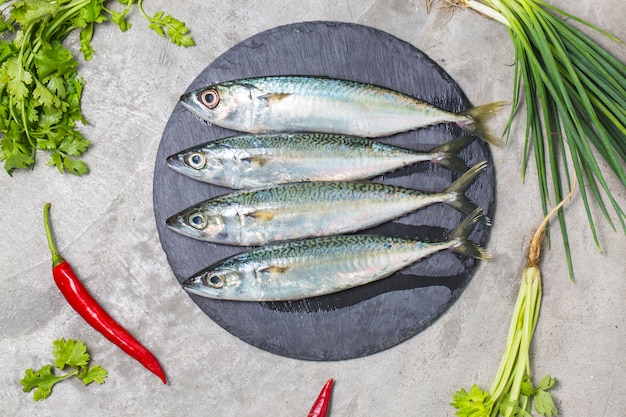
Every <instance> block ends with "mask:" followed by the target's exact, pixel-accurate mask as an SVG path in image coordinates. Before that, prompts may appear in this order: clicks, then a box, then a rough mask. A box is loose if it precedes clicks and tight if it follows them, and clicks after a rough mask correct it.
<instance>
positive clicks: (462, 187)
mask: <svg viewBox="0 0 626 417" xmlns="http://www.w3.org/2000/svg"><path fill="white" fill-rule="evenodd" d="M486 167H487V162H485V161H483V162H479V163H477V164H476V165H474V166H473V167H471V168H470V169H469V170H468V171H467V172H466V173H464V174H463V175H461V176H460V177H459V178H458V179H457V180H456V181H454V182H453V183H452V184H450V186H449V187H448V188H446V189H445V190H443V194H448V193H450V194H454V198H453V199H452V200H450V201H446V204H448V205H449V206H451V207H454V208H455V209H457V210H458V211H460V212H461V213H464V214H467V215H470V214H472V213H473V212H474V211H475V210H476V205H475V204H474V203H472V202H471V201H470V200H469V199H468V198H467V197H466V196H465V192H466V191H467V189H468V188H469V187H470V185H472V184H473V183H474V181H475V180H476V177H477V176H478V174H480V173H481V172H482V171H483V170H484V169H485V168H486ZM481 220H482V221H483V222H484V223H485V224H487V225H491V220H489V218H488V217H485V216H481Z"/></svg>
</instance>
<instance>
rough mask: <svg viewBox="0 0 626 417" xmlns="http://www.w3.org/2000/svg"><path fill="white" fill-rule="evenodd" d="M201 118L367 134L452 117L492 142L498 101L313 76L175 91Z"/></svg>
mask: <svg viewBox="0 0 626 417" xmlns="http://www.w3.org/2000/svg"><path fill="white" fill-rule="evenodd" d="M179 101H180V103H181V104H182V106H183V107H185V108H186V109H188V110H190V111H191V112H192V113H193V114H195V115H196V116H198V117H200V118H202V119H203V120H205V121H207V122H209V123H212V124H215V125H217V126H220V127H224V128H226V129H231V130H236V131H241V132H246V133H278V132H283V133H284V132H320V133H335V134H344V135H353V136H360V137H367V138H376V137H383V136H390V135H393V134H396V133H400V132H406V131H410V130H415V129H419V128H422V127H425V126H430V125H436V124H440V123H456V124H457V125H459V126H460V127H462V128H464V129H466V130H469V131H471V132H475V133H477V134H478V136H480V137H481V138H483V139H485V140H487V141H488V142H490V143H493V144H501V141H500V139H498V138H496V137H495V136H493V135H491V134H490V133H489V132H488V131H487V129H486V128H485V125H484V123H485V121H486V120H487V119H488V118H489V117H491V116H492V115H493V114H494V113H495V112H497V111H498V110H499V109H500V108H501V107H502V106H503V105H504V103H503V102H494V103H489V104H485V105H481V106H477V107H474V108H472V109H470V110H468V111H464V112H460V113H454V112H450V111H446V110H444V109H441V108H439V107H436V106H434V105H431V104H428V103H426V102H424V101H422V100H419V99H417V98H415V97H412V96H409V95H407V94H403V93H401V92H398V91H394V90H391V89H389V88H385V87H382V86H378V85H374V84H367V83H360V82H355V81H349V80H340V79H333V78H326V77H312V76H265V77H255V78H245V79H239V80H232V81H226V82H222V83H218V84H213V85H209V86H205V87H202V88H199V89H195V90H192V91H190V92H187V93H185V94H183V95H182V96H181V97H180V100H179Z"/></svg>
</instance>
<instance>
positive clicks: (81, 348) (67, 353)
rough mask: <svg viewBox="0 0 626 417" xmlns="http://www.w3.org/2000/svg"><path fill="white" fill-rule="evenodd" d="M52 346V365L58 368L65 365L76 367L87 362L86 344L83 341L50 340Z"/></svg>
mask: <svg viewBox="0 0 626 417" xmlns="http://www.w3.org/2000/svg"><path fill="white" fill-rule="evenodd" d="M52 347H53V350H52V353H53V355H54V366H56V367H57V368H59V369H63V368H65V366H71V367H72V368H78V367H81V366H86V365H87V364H88V363H89V354H88V353H87V346H85V344H84V343H83V342H80V341H76V340H74V339H69V340H65V339H60V340H55V341H54V342H52Z"/></svg>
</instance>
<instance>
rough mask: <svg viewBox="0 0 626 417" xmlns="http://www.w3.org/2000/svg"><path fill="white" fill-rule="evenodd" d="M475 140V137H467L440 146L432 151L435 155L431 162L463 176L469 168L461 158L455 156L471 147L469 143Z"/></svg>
mask: <svg viewBox="0 0 626 417" xmlns="http://www.w3.org/2000/svg"><path fill="white" fill-rule="evenodd" d="M473 140H474V136H471V135H467V136H461V137H460V138H457V139H454V140H451V141H449V142H446V143H444V144H442V145H439V146H437V147H435V148H433V149H431V150H430V153H431V154H433V159H432V160H431V161H432V162H434V163H437V164H439V165H441V166H442V167H445V168H448V169H451V170H453V171H456V172H460V173H461V174H462V173H464V172H467V170H468V169H469V168H468V167H467V165H465V162H463V160H462V159H461V158H459V157H457V156H455V154H456V153H458V152H459V151H460V150H461V149H463V148H465V147H466V146H467V145H469V143H470V142H472V141H473Z"/></svg>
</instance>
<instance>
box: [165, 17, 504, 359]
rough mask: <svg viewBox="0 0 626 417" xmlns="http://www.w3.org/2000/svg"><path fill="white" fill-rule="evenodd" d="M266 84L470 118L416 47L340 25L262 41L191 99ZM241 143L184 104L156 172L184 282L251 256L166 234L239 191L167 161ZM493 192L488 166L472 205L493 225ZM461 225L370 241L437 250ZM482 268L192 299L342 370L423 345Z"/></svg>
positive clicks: (431, 174) (439, 220)
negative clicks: (324, 87)
mask: <svg viewBox="0 0 626 417" xmlns="http://www.w3.org/2000/svg"><path fill="white" fill-rule="evenodd" d="M262 75H318V76H327V77H332V78H342V79H349V80H354V81H361V82H367V83H373V84H378V85H382V86H385V87H389V88H392V89H394V90H397V91H401V92H404V93H407V94H410V95H413V96H415V97H417V98H420V99H422V100H424V101H426V102H428V103H431V104H434V105H436V106H439V107H441V108H444V109H447V110H451V111H456V112H458V111H462V110H466V109H469V108H470V107H471V105H470V103H469V101H468V100H467V98H466V97H465V96H464V94H463V92H462V91H461V89H460V88H459V87H458V86H457V85H456V84H455V82H454V81H453V80H452V79H451V78H450V77H449V76H448V75H447V74H446V73H445V72H444V71H443V70H442V69H441V68H440V67H438V66H437V65H436V64H435V63H434V62H433V61H431V60H430V59H429V58H428V57H427V56H426V55H425V54H423V53H422V52H420V51H419V50H417V49H415V48H414V47H413V46H411V45H409V44H408V43H406V42H404V41H401V40H399V39H397V38H395V37H393V36H391V35H389V34H387V33H385V32H381V31H379V30H376V29H373V28H370V27H365V26H361V25H356V24H346V23H335V22H307V23H298V24H292V25H287V26H281V27H277V28H274V29H271V30H267V31H265V32H262V33H259V34H257V35H255V36H253V37H251V38H249V39H247V40H245V41H243V42H241V43H240V44H238V45H236V46H234V47H233V48H231V49H230V50H228V51H226V52H225V53H224V54H223V55H221V56H220V57H219V58H217V59H216V60H215V61H214V62H212V63H210V64H209V65H208V66H207V67H206V69H205V70H204V71H202V72H201V73H200V75H198V77H197V78H196V79H195V80H194V81H193V83H192V84H191V85H190V86H189V88H188V89H187V91H190V90H192V89H196V88H199V87H202V86H204V85H208V84H213V83H216V82H222V81H228V80H232V79H238V78H245V77H254V76H262ZM181 94H182V92H181ZM466 133H467V132H463V131H462V130H461V129H460V128H459V127H457V126H456V125H451V124H445V125H438V126H433V127H429V128H425V129H420V130H417V131H412V132H408V133H404V134H399V135H395V136H393V137H389V138H384V139H379V140H380V141H383V142H387V143H390V144H394V145H398V146H404V147H407V148H413V149H419V150H429V149H430V148H432V147H434V146H436V145H438V144H441V143H443V142H446V141H449V140H452V139H454V138H456V137H458V136H460V135H463V134H466ZM235 134H237V132H233V131H228V130H225V129H222V128H219V127H217V126H212V125H208V124H206V123H205V122H203V121H201V120H200V119H198V118H196V117H195V116H193V115H192V114H191V113H190V112H189V111H187V110H185V109H183V107H182V106H181V105H180V104H178V105H177V106H176V107H175V109H174V111H173V112H172V115H171V117H170V119H169V121H168V123H167V125H166V127H165V131H164V133H163V137H162V139H161V143H160V146H159V150H158V153H157V159H156V166H155V172H154V211H155V217H156V223H157V228H158V231H159V236H160V239H161V244H162V246H163V250H164V251H165V253H166V255H167V259H168V262H169V264H170V266H171V268H172V270H173V272H174V275H175V276H176V278H177V279H178V280H179V281H180V282H182V281H183V280H184V279H185V278H186V277H188V276H189V275H191V274H193V273H195V272H197V271H199V270H200V269H202V268H204V267H206V266H208V265H209V264H211V263H213V262H216V261H218V260H221V259H223V258H226V257H228V256H230V255H233V254H235V253H237V252H240V251H242V250H245V249H244V248H237V247H230V246H222V245H215V244H212V243H208V242H200V241H195V240H193V239H190V238H187V237H184V236H181V235H179V234H176V233H174V232H172V231H170V230H168V229H167V228H166V227H165V219H166V218H167V217H169V216H171V215H172V214H175V213H176V212H178V211H180V210H182V209H184V208H186V207H188V206H190V205H192V204H195V203H197V202H199V201H201V200H204V199H207V198H210V197H214V196H216V195H219V194H224V193H226V192H229V191H230V190H228V189H225V188H220V187H216V186H213V185H209V184H203V183H200V182H196V181H194V180H191V179H189V178H186V177H184V176H183V175H181V174H178V173H176V172H174V171H173V170H171V169H169V168H168V167H167V166H166V164H165V159H166V157H167V156H168V155H170V154H173V153H175V152H177V151H179V150H182V149H185V148H188V147H190V146H192V145H195V144H199V143H202V142H206V141H209V140H214V139H217V138H222V137H226V136H232V135H235ZM458 155H459V157H461V158H462V159H463V160H464V161H465V162H466V163H467V165H468V166H472V165H474V164H476V163H478V162H480V161H485V160H486V161H488V162H491V155H490V152H489V149H488V146H487V145H486V144H485V143H484V142H483V141H482V140H480V139H478V138H477V139H476V140H474V141H473V142H471V143H470V145H469V146H468V147H466V148H465V149H463V150H462V151H461V152H460V153H459V154H458ZM458 175H459V174H457V173H454V172H451V171H449V170H447V169H444V168H441V167H439V166H436V165H433V164H428V163H423V164H417V165H415V166H412V167H409V168H406V169H402V170H399V171H395V172H393V173H390V174H387V175H384V176H381V177H378V178H375V179H374V180H375V181H381V182H384V183H388V184H395V185H401V186H406V187H412V188H416V189H421V190H424V191H441V190H442V189H444V188H445V187H447V186H448V185H449V184H450V183H451V182H452V181H454V179H456V178H458ZM494 188H495V187H494V171H493V165H492V164H491V163H490V164H489V167H488V168H487V169H486V170H485V171H484V172H482V173H481V174H480V176H479V177H478V178H477V180H476V182H475V183H474V184H472V186H471V187H470V189H469V190H468V191H467V193H466V195H467V196H468V197H469V198H470V200H472V201H473V202H474V203H475V204H476V205H478V206H481V207H483V208H484V209H485V212H486V213H487V214H488V215H490V216H492V215H493V210H494ZM461 219H462V215H461V214H460V213H459V212H457V211H455V210H454V209H452V208H450V207H447V206H445V205H436V206H431V207H428V208H426V209H423V210H420V211H418V212H416V213H413V214H410V215H407V216H405V217H402V218H400V219H397V220H395V221H393V222H390V223H387V224H384V225H382V226H379V227H376V228H374V229H369V230H366V231H363V232H369V233H371V232H374V233H382V234H388V235H400V236H410V237H415V238H417V239H422V240H425V239H426V240H440V239H443V238H445V236H446V234H447V233H449V232H450V230H452V229H453V228H454V227H455V226H456V225H457V224H458V223H459V222H460V221H461ZM488 236H489V227H487V226H485V225H483V224H478V225H477V226H476V228H475V230H474V232H473V233H472V235H471V238H472V240H473V241H475V242H476V243H479V244H481V245H485V244H486V242H487V239H488ZM476 266H477V261H476V260H474V259H471V258H468V257H463V256H459V255H456V254H453V253H451V252H449V251H445V252H441V253H439V254H436V255H434V256H431V257H430V258H427V259H425V260H423V261H421V262H418V263H416V264H414V265H412V266H410V267H408V268H406V269H405V270H403V271H400V272H398V273H396V274H394V275H393V276H391V277H389V278H386V279H384V280H381V281H378V282H374V283H371V284H368V285H364V286H362V287H358V288H354V289H350V290H347V291H343V292H340V293H336V294H332V295H327V296H322V297H316V298H310V299H306V300H300V301H292V302H272V303H253V302H234V301H220V300H211V299H207V298H202V297H199V296H195V295H190V296H191V297H192V299H193V301H194V302H195V303H196V304H197V305H198V307H200V309H202V311H203V312H204V313H206V315H207V316H209V317H210V318H211V319H212V320H214V321H215V322H216V323H217V324H219V325H220V326H221V327H223V328H224V329H226V330H227V331H228V332H230V333H232V334H233V335H235V336H237V337H238V338H240V339H241V340H243V341H245V342H247V343H250V344H251V345H254V346H256V347H258V348H260V349H263V350H266V351H269V352H273V353H275V354H279V355H283V356H287V357H291V358H297V359H306V360H342V359H350V358H357V357H361V356H365V355H369V354H372V353H375V352H378V351H381V350H384V349H387V348H389V347H392V346H394V345H397V344H398V343H401V342H402V341H404V340H406V339H408V338H410V337H412V336H414V335H415V334H417V333H419V332H420V331H421V330H423V329H424V328H425V327H427V326H428V325H429V324H430V323H431V322H432V321H433V320H434V319H435V318H436V317H438V316H439V315H440V314H442V313H443V312H444V310H445V309H446V308H447V307H448V306H449V305H450V304H451V303H452V302H454V300H456V299H457V298H458V296H459V294H460V292H461V291H462V289H463V287H464V286H465V284H466V283H467V281H468V280H469V279H470V277H471V276H472V275H473V273H474V271H475V269H476ZM181 320H183V318H181Z"/></svg>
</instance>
